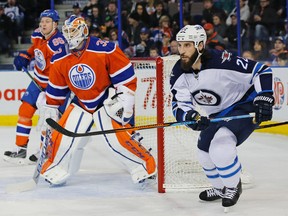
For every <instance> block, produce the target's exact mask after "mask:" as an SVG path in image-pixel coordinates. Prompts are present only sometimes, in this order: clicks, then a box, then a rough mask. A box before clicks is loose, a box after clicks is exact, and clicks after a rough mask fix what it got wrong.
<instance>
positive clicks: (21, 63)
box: [14, 51, 31, 71]
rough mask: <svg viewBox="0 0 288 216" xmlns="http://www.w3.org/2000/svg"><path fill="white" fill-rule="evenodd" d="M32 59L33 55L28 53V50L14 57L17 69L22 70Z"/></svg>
mask: <svg viewBox="0 0 288 216" xmlns="http://www.w3.org/2000/svg"><path fill="white" fill-rule="evenodd" d="M30 60H31V56H30V55H29V54H28V52H26V51H24V52H19V55H18V56H16V57H15V58H14V66H15V68H16V70H18V71H21V70H22V67H25V68H27V66H28V64H29V62H30Z"/></svg>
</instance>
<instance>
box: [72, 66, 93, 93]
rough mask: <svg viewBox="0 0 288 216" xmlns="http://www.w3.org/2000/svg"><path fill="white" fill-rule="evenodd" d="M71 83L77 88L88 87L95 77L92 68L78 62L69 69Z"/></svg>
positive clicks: (84, 88) (91, 84)
mask: <svg viewBox="0 0 288 216" xmlns="http://www.w3.org/2000/svg"><path fill="white" fill-rule="evenodd" d="M69 78H70V81H71V83H72V85H73V86H74V87H75V88H78V89H83V90H86V89H89V88H91V86H93V84H94V83H95V80H96V77H95V74H94V72H93V70H92V69H91V68H90V67H89V66H88V65H86V64H78V65H75V66H74V67H72V68H71V70H70V71H69Z"/></svg>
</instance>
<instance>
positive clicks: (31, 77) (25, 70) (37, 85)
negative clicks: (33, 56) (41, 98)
mask: <svg viewBox="0 0 288 216" xmlns="http://www.w3.org/2000/svg"><path fill="white" fill-rule="evenodd" d="M22 71H23V72H24V73H26V74H27V75H28V76H29V77H30V79H31V80H32V82H33V83H34V84H35V85H36V87H37V88H38V89H39V90H40V91H43V88H42V87H41V86H40V85H39V84H38V83H37V82H36V81H35V80H34V78H33V76H32V75H31V74H30V73H29V71H28V70H27V68H25V67H22Z"/></svg>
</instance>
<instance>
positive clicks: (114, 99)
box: [103, 86, 135, 125]
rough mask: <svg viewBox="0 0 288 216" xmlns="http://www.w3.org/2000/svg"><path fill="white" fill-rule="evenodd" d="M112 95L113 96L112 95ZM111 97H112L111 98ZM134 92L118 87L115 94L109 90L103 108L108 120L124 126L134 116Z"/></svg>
mask: <svg viewBox="0 0 288 216" xmlns="http://www.w3.org/2000/svg"><path fill="white" fill-rule="evenodd" d="M113 94H114V95H113ZM111 95H113V96H111ZM134 101H135V92H134V91H132V90H130V89H129V88H127V87H126V86H118V87H117V90H116V94H115V92H114V93H113V89H112V90H111V89H109V96H108V98H107V99H106V100H105V101H104V103H103V104H104V108H105V111H106V113H107V114H108V116H110V118H112V119H114V120H115V121H117V122H118V123H119V124H122V125H126V124H127V123H128V122H129V121H130V120H131V118H132V117H133V114H134Z"/></svg>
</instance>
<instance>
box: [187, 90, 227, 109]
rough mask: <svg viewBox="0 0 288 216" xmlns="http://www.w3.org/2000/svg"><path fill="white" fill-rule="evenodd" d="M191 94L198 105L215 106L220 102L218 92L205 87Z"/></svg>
mask: <svg viewBox="0 0 288 216" xmlns="http://www.w3.org/2000/svg"><path fill="white" fill-rule="evenodd" d="M192 96H193V98H194V99H195V101H196V102H197V103H198V104H200V105H205V106H217V105H219V104H220V102H221V97H220V96H219V95H218V94H216V93H215V92H213V91H210V90H206V89H202V90H198V91H195V92H193V93H192Z"/></svg>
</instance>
